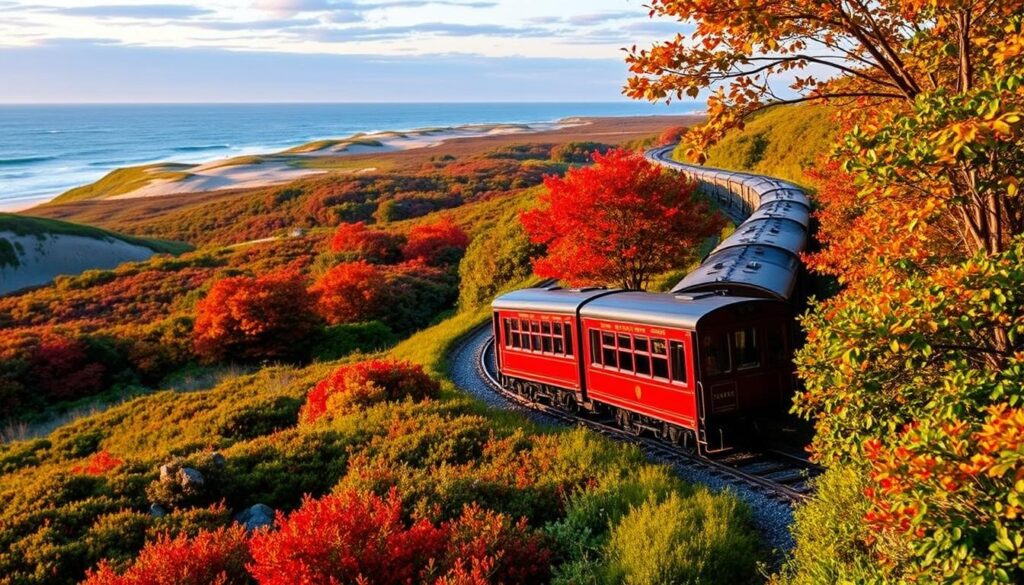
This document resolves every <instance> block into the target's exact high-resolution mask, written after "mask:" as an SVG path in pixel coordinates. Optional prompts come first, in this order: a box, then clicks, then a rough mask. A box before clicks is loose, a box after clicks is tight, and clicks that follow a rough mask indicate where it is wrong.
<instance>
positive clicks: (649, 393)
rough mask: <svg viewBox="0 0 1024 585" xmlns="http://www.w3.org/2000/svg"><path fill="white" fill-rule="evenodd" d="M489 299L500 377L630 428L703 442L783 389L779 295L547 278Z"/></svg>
mask: <svg viewBox="0 0 1024 585" xmlns="http://www.w3.org/2000/svg"><path fill="white" fill-rule="evenodd" d="M492 306H493V310H494V313H493V327H494V337H495V345H496V352H495V355H496V360H497V365H498V372H499V377H500V382H501V383H502V385H503V386H505V387H506V388H508V389H510V390H512V391H514V392H517V393H519V394H522V395H524V396H527V397H529V398H531V399H533V400H541V401H546V402H549V403H550V404H552V405H555V406H558V407H560V408H563V409H566V410H584V411H591V412H598V413H607V414H609V415H611V416H613V417H614V418H615V420H616V422H617V423H618V424H619V426H621V427H622V428H624V429H626V430H628V431H630V432H633V433H637V434H639V433H640V432H644V431H646V432H649V433H652V434H654V435H656V436H658V437H661V438H664V439H666V440H668V441H671V442H674V443H677V444H680V445H682V446H684V447H687V448H692V449H696V450H699V451H700V452H702V453H708V452H713V451H717V450H721V449H724V448H726V447H727V446H728V443H729V434H730V433H729V429H734V428H736V426H737V424H738V423H740V422H741V421H743V420H745V419H747V418H748V417H750V416H752V415H761V414H763V413H765V412H766V411H769V410H774V409H783V408H784V407H785V405H786V404H787V402H788V400H789V396H790V393H791V389H792V386H793V379H792V376H793V371H792V365H791V362H790V355H791V349H792V348H791V346H790V338H791V331H790V328H791V324H792V322H793V319H792V310H791V308H790V305H789V304H788V303H786V302H784V301H781V300H778V299H766V298H747V297H736V296H725V295H721V294H714V293H696V294H685V295H684V294H678V295H672V294H655V293H644V292H631V291H619V290H604V289H589V290H588V289H584V290H566V289H561V288H557V287H551V288H538V289H524V290H520V291H515V292H512V293H508V294H506V295H503V296H501V297H499V298H498V299H496V300H495V301H494V303H493V305H492Z"/></svg>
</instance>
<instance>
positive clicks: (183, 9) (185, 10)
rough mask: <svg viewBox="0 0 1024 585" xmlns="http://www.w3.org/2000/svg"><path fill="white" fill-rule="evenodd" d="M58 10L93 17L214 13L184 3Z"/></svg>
mask: <svg viewBox="0 0 1024 585" xmlns="http://www.w3.org/2000/svg"><path fill="white" fill-rule="evenodd" d="M56 12H58V13H60V14H66V15H72V16H90V17H93V18H135V19H179V18H192V17H194V16H202V15H204V14H212V13H213V11H212V10H207V9H205V8H199V7H198V6H186V5H184V4H145V5H138V4H132V5H129V4H105V5H98V6H74V7H71V8H58V9H57V10H56Z"/></svg>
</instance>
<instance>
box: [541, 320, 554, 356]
mask: <svg viewBox="0 0 1024 585" xmlns="http://www.w3.org/2000/svg"><path fill="white" fill-rule="evenodd" d="M545 325H548V327H547V329H548V331H549V332H548V333H544V334H542V335H541V337H540V341H541V344H542V345H541V347H543V349H544V353H551V350H552V349H553V348H552V346H551V333H550V331H551V326H550V324H547V323H545Z"/></svg>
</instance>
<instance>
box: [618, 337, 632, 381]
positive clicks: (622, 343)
mask: <svg viewBox="0 0 1024 585" xmlns="http://www.w3.org/2000/svg"><path fill="white" fill-rule="evenodd" d="M619 369H620V370H625V371H628V372H632V371H633V340H632V339H631V338H630V337H629V336H628V335H623V334H621V333H620V334H619Z"/></svg>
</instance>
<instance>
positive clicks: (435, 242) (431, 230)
mask: <svg viewBox="0 0 1024 585" xmlns="http://www.w3.org/2000/svg"><path fill="white" fill-rule="evenodd" d="M468 245H469V236H467V235H466V232H464V231H462V228H460V227H459V226H457V225H455V223H454V222H453V221H452V220H450V219H447V218H446V219H441V220H438V221H436V222H434V223H427V224H422V225H418V226H416V227H414V228H412V230H410V231H409V241H408V242H406V244H405V247H404V248H403V249H402V254H403V256H405V259H406V260H420V261H423V262H426V263H427V264H431V265H438V264H446V263H448V262H450V261H457V260H458V258H459V257H461V255H462V252H463V251H465V249H466V246H468Z"/></svg>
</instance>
